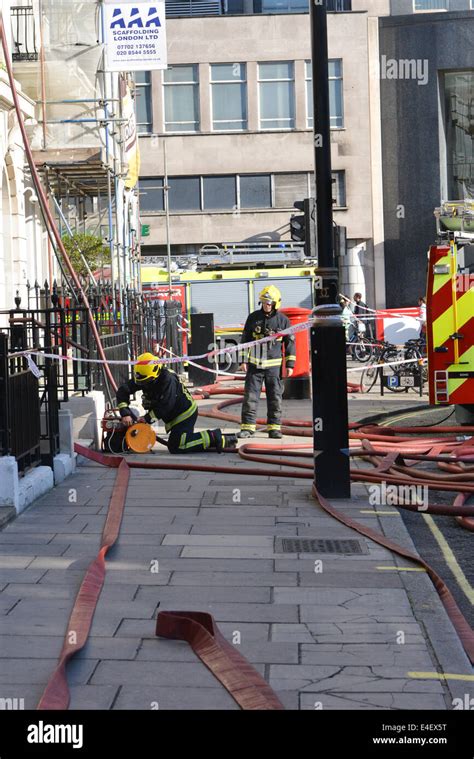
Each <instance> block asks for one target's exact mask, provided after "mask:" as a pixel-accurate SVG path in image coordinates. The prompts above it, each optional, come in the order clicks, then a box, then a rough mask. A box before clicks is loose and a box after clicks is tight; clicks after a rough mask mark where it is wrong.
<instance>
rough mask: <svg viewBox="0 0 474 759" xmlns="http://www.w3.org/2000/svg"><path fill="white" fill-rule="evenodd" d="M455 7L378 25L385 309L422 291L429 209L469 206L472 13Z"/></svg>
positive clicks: (473, 176)
mask: <svg viewBox="0 0 474 759" xmlns="http://www.w3.org/2000/svg"><path fill="white" fill-rule="evenodd" d="M400 4H401V3H400ZM442 4H443V3H439V5H442ZM444 5H448V4H447V3H444ZM461 5H464V8H465V10H464V11H462V10H460V11H457V12H449V13H442V12H439V13H432V14H426V15H421V16H419V17H417V18H415V17H413V16H410V17H407V16H403V17H401V16H392V17H391V18H384V19H380V55H381V65H382V78H381V106H382V111H381V113H382V156H383V198H384V229H385V267H386V276H387V305H388V306H412V305H414V304H416V303H417V299H418V297H419V296H420V295H422V294H424V292H425V289H426V266H427V250H428V248H429V246H430V245H432V244H433V243H434V242H435V237H436V225H435V218H434V216H433V211H434V209H435V208H437V207H439V206H440V204H441V202H443V201H446V200H451V201H454V200H471V201H474V12H473V11H472V10H470V9H469V8H468V7H467V6H468V5H469V3H466V2H465V3H464V4H462V3H461V2H456V3H450V7H454V6H456V7H461Z"/></svg>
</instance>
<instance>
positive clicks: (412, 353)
mask: <svg viewBox="0 0 474 759" xmlns="http://www.w3.org/2000/svg"><path fill="white" fill-rule="evenodd" d="M405 358H406V359H407V360H412V361H413V363H412V364H407V365H406V366H407V370H408V371H409V373H410V374H412V375H413V376H414V377H416V378H418V377H419V376H420V363H419V362H420V361H423V356H422V354H421V351H420V349H419V348H410V349H409V350H407V351H406V353H405ZM407 370H405V371H407ZM421 377H422V380H423V385H425V384H426V383H427V382H428V365H427V364H426V363H424V364H422V365H421ZM410 389H411V390H413V392H415V393H419V392H420V389H419V387H418V386H417V385H415V384H414V385H413V387H411V388H410Z"/></svg>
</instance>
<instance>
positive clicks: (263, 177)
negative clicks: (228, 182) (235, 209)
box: [237, 174, 272, 208]
mask: <svg viewBox="0 0 474 759" xmlns="http://www.w3.org/2000/svg"><path fill="white" fill-rule="evenodd" d="M237 179H238V183H239V198H240V204H239V205H240V208H271V206H272V181H271V176H270V174H243V175H241V176H239V177H238V178H237Z"/></svg>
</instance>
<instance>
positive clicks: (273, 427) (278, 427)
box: [267, 424, 281, 432]
mask: <svg viewBox="0 0 474 759" xmlns="http://www.w3.org/2000/svg"><path fill="white" fill-rule="evenodd" d="M270 430H281V424H267V432H270Z"/></svg>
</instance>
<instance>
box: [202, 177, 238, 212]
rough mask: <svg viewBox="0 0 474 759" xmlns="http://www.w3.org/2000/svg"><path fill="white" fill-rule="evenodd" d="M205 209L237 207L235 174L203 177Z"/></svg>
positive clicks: (216, 209)
mask: <svg viewBox="0 0 474 759" xmlns="http://www.w3.org/2000/svg"><path fill="white" fill-rule="evenodd" d="M202 183H203V209H204V210H205V211H211V210H214V211H218V210H232V209H234V208H236V207H237V192H236V186H235V176H226V177H203V180H202Z"/></svg>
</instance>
